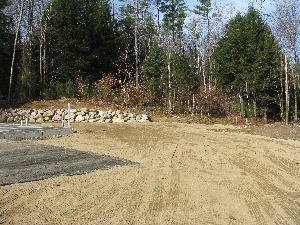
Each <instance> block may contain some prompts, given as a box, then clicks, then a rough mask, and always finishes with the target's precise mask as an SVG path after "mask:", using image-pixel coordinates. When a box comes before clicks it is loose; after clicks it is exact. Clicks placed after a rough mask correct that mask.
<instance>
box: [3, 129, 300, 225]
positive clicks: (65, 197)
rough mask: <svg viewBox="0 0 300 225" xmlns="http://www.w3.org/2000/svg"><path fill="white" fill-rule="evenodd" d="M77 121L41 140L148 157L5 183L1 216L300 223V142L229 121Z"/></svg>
mask: <svg viewBox="0 0 300 225" xmlns="http://www.w3.org/2000/svg"><path fill="white" fill-rule="evenodd" d="M75 128H76V129H77V130H78V132H77V133H75V134H73V135H72V136H71V137H62V138H59V139H51V140H43V141H36V142H37V143H41V144H49V145H55V146H64V147H67V148H73V149H78V150H83V151H91V152H95V153H99V154H107V155H111V156H116V157H120V158H124V159H128V160H131V161H135V162H139V163H140V164H139V165H134V166H125V167H117V168H113V169H111V170H105V171H96V172H93V173H89V174H86V175H80V176H71V177H64V176H62V177H57V178H51V179H48V180H44V181H37V182H32V183H24V184H14V185H11V186H4V187H0V224H16V225H27V224H28V225H34V224H36V225H48V224H49V225H58V224H66V225H73V224H74V225H81V224H82V225H99V224H104V225H106V224H113V225H119V224H120V225H123V224H124V225H125V224H138V225H143V224H158V225H165V224H168V225H176V224H182V225H189V224H192V225H193V224H195V225H196V224H197V225H199V224H204V225H207V224H242V225H248V224H249V225H256V224H260V225H266V224H268V225H269V224H270V225H272V224H288V225H292V224H293V225H299V224H300V164H299V163H300V141H299V140H283V139H272V138H269V137H263V136H258V135H251V134H245V133H241V132H237V131H236V128H234V127H231V126H224V125H200V124H180V123H149V124H93V125H90V124H78V125H76V126H75ZM226 129H227V130H230V132H228V131H226ZM232 131H234V132H232Z"/></svg>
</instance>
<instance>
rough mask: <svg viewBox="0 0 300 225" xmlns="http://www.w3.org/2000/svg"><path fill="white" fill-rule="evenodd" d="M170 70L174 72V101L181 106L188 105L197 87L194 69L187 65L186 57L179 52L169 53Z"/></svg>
mask: <svg viewBox="0 0 300 225" xmlns="http://www.w3.org/2000/svg"><path fill="white" fill-rule="evenodd" d="M171 70H172V72H173V74H174V77H175V79H174V84H173V86H174V87H173V88H174V92H175V93H177V94H176V97H175V102H176V101H177V103H178V104H179V105H181V107H182V108H183V107H185V106H188V105H189V102H190V100H191V99H192V95H193V94H194V93H195V92H196V90H197V88H198V76H197V74H196V72H195V69H194V68H192V67H191V66H190V65H189V60H188V58H187V57H186V56H185V55H183V54H181V53H173V54H172V55H171Z"/></svg>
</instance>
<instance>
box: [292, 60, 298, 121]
mask: <svg viewBox="0 0 300 225" xmlns="http://www.w3.org/2000/svg"><path fill="white" fill-rule="evenodd" d="M291 73H292V78H293V86H294V107H295V110H294V121H295V122H297V120H298V94H297V79H296V74H295V70H294V65H293V66H292V70H291Z"/></svg>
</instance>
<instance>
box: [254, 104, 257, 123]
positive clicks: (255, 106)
mask: <svg viewBox="0 0 300 225" xmlns="http://www.w3.org/2000/svg"><path fill="white" fill-rule="evenodd" d="M253 113H254V118H255V119H256V118H257V103H256V100H254V101H253Z"/></svg>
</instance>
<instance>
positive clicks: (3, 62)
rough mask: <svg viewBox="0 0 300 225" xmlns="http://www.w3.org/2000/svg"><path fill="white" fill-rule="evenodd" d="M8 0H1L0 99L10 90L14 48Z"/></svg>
mask: <svg viewBox="0 0 300 225" xmlns="http://www.w3.org/2000/svg"><path fill="white" fill-rule="evenodd" d="M7 5H8V3H7V1H6V0H2V1H0V99H2V98H5V99H6V95H7V92H8V83H9V68H10V61H11V52H12V50H11V48H12V40H13V39H12V32H11V28H12V20H11V18H9V17H8V16H7V15H6V14H5V13H4V9H5V7H6V6H7Z"/></svg>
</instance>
